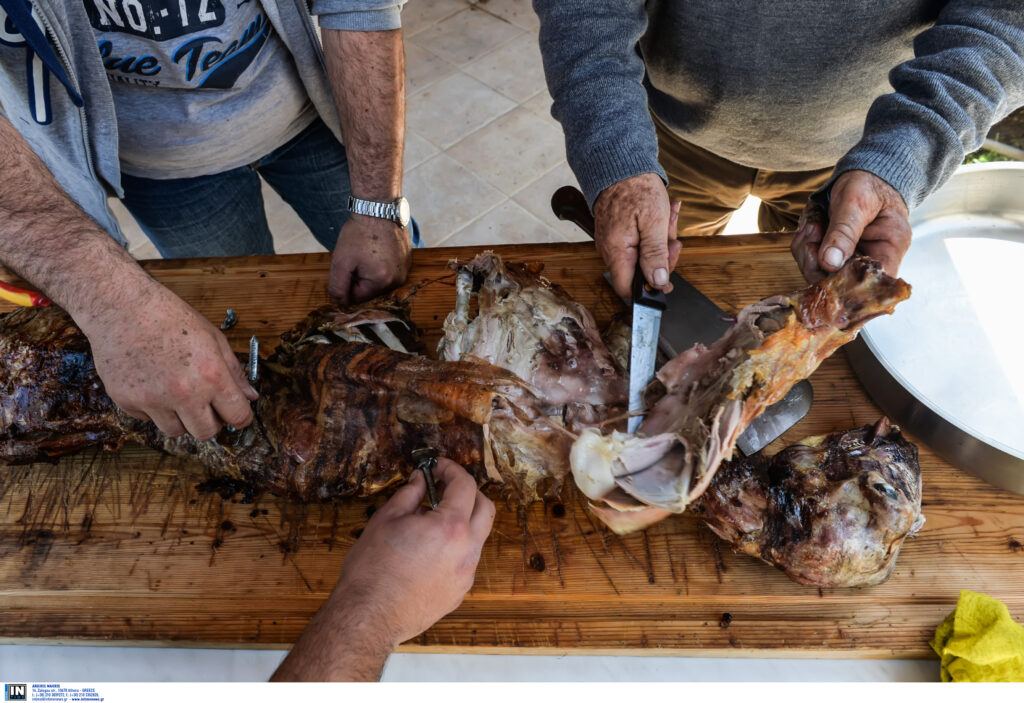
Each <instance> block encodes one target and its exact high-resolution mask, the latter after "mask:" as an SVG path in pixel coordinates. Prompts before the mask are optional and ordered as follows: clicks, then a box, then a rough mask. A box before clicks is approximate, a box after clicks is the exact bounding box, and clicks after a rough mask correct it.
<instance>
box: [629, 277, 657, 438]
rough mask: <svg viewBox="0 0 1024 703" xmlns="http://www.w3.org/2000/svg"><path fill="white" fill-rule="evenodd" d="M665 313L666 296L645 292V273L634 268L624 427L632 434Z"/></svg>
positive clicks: (642, 407)
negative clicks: (626, 416)
mask: <svg viewBox="0 0 1024 703" xmlns="http://www.w3.org/2000/svg"><path fill="white" fill-rule="evenodd" d="M664 309H665V294H664V293H663V292H662V291H660V290H656V289H651V288H648V287H647V285H646V284H645V282H644V273H643V271H641V270H640V267H639V265H638V266H637V269H636V273H635V274H633V325H632V332H631V338H630V348H629V413H630V415H629V420H628V421H627V423H626V427H627V429H628V430H629V433H630V434H634V433H635V432H636V431H637V428H639V427H640V423H641V422H642V421H643V415H641V414H640V413H641V412H642V411H643V409H644V389H645V388H646V387H647V384H648V383H650V382H651V379H652V378H654V363H655V360H656V359H657V356H658V338H659V333H660V331H661V313H662V311H663V310H664Z"/></svg>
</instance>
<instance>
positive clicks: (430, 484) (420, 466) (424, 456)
mask: <svg viewBox="0 0 1024 703" xmlns="http://www.w3.org/2000/svg"><path fill="white" fill-rule="evenodd" d="M412 460H413V462H414V463H415V464H416V469H417V470H419V471H422V472H423V478H424V479H425V480H426V482H427V502H428V503H430V508H431V510H437V506H438V503H439V501H438V499H437V483H436V482H435V480H434V469H435V468H436V467H437V450H436V449H432V448H430V447H424V448H422V449H416V450H414V451H413V453H412Z"/></svg>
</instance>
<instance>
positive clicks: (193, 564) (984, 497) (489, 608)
mask: <svg viewBox="0 0 1024 703" xmlns="http://www.w3.org/2000/svg"><path fill="white" fill-rule="evenodd" d="M498 251H499V252H500V253H501V254H502V255H503V256H504V257H506V258H507V259H510V260H519V261H543V262H545V263H546V265H547V268H546V275H547V276H548V277H549V278H551V279H552V280H554V281H556V282H558V283H560V284H562V285H564V286H565V287H566V288H567V289H568V290H569V291H570V292H571V293H572V294H573V295H574V296H576V297H577V298H578V299H579V300H580V301H581V302H583V303H584V304H586V305H587V306H588V307H590V308H591V309H592V310H593V311H594V312H595V314H596V316H597V317H598V319H599V321H604V320H607V319H608V318H609V317H610V316H611V315H612V314H613V313H614V312H616V311H617V310H619V309H620V304H619V303H618V302H617V301H616V300H615V299H614V297H613V296H612V295H611V293H610V290H609V289H608V288H607V287H606V285H605V283H604V282H603V281H602V280H601V272H602V270H603V266H602V264H601V262H600V260H599V258H598V257H597V255H596V254H595V253H594V250H593V247H592V245H590V244H580V245H529V246H518V247H505V248H498ZM474 253H475V250H474V249H470V248H458V249H425V250H417V251H416V252H415V267H414V269H413V272H412V276H411V278H412V280H414V281H417V280H428V279H435V278H438V277H440V276H444V275H445V273H446V262H447V261H448V260H449V259H451V258H453V257H467V256H471V255H472V254H474ZM146 266H147V268H148V269H149V270H150V271H151V272H152V274H153V275H154V276H156V277H157V278H158V279H160V280H161V281H162V282H163V283H165V284H166V285H167V286H168V287H170V288H171V289H172V290H174V291H175V292H177V293H178V294H180V295H181V296H182V297H183V298H184V299H185V300H187V301H189V302H190V303H192V304H193V305H195V306H196V308H198V309H199V310H200V311H201V312H202V313H203V314H205V315H207V316H208V317H209V318H210V319H211V320H214V321H217V322H219V321H220V320H221V319H223V317H224V312H225V310H226V308H229V307H231V308H234V309H235V311H236V312H237V314H238V320H239V321H238V325H237V327H235V328H234V329H233V330H231V331H230V332H229V338H230V340H231V342H232V344H233V345H234V346H235V347H236V349H238V350H240V351H241V350H243V349H245V347H246V345H245V342H246V340H248V338H249V336H250V335H252V334H256V335H258V336H259V338H260V339H261V341H262V343H263V348H264V350H265V351H269V350H270V349H271V348H272V347H273V346H274V344H275V338H276V336H277V335H278V334H280V333H281V332H282V331H284V330H285V329H287V328H288V327H290V326H291V325H293V324H294V323H295V322H296V321H297V320H299V319H300V318H301V317H302V316H303V315H304V314H305V313H306V312H307V311H309V310H310V309H312V308H314V307H316V306H317V305H320V304H322V303H324V302H325V301H326V299H327V298H326V294H325V286H326V281H327V273H328V256H327V255H326V254H313V255H291V256H280V257H256V258H246V259H195V260H188V261H154V262H148V263H147V264H146ZM679 271H680V273H681V274H682V275H683V276H685V277H686V278H687V279H688V280H690V281H691V282H692V283H693V284H694V285H696V286H697V287H698V288H699V289H700V290H702V291H703V292H704V293H705V294H706V295H708V296H709V297H711V298H712V299H713V300H715V302H717V303H718V304H719V305H721V306H722V307H723V308H725V309H726V310H729V311H735V310H738V309H739V308H740V307H742V306H744V305H746V304H749V303H751V302H753V301H755V300H757V299H759V298H762V297H765V296H767V295H771V294H775V293H782V292H786V291H789V290H795V289H798V288H800V287H802V286H803V282H802V279H801V278H800V275H799V273H798V271H797V269H796V266H795V264H794V263H793V261H792V258H791V257H790V255H789V253H788V248H787V242H786V241H784V240H781V239H777V238H775V237H772V236H758V235H751V236H744V237H733V238H730V237H723V238H717V239H715V240H698V241H695V242H687V243H686V245H685V246H684V249H683V255H682V258H681V260H680V265H679ZM0 279H3V280H8V281H14V282H16V281H17V279H16V278H15V277H14V276H12V275H10V274H4V273H3V272H2V271H0ZM911 283H913V281H911ZM453 301H454V288H453V287H452V285H451V281H450V280H442V281H439V282H437V283H434V284H432V285H429V286H427V287H425V288H424V289H423V291H422V292H421V293H420V294H419V295H418V297H417V299H416V303H415V305H414V308H413V317H414V320H415V321H416V323H417V324H418V325H420V327H421V328H422V329H423V330H424V333H425V335H426V336H427V337H428V338H429V339H432V340H436V338H437V337H438V334H439V329H440V325H441V324H442V322H443V321H444V317H445V315H446V314H447V312H448V311H449V310H450V309H451V308H452V306H453ZM6 309H9V308H5V307H2V306H0V310H6ZM811 380H812V383H813V385H814V394H815V400H814V407H813V408H812V410H811V412H810V414H809V415H808V416H807V417H806V418H805V419H804V420H803V421H801V422H800V423H799V424H798V425H797V426H795V427H794V428H792V429H791V430H790V431H789V432H787V433H786V435H785V436H784V437H783V438H782V439H781V440H779V441H777V442H776V443H775V444H774V445H773V446H772V447H771V450H775V449H778V448H780V447H781V446H783V445H784V444H786V443H790V442H793V441H795V440H797V439H800V438H802V437H804V436H807V435H811V434H817V433H823V432H829V431H833V430H839V429H846V428H850V427H855V426H859V425H862V424H865V423H868V422H873V421H874V420H876V419H877V418H878V416H879V411H878V409H877V408H876V407H875V406H874V405H873V404H872V403H871V402H870V400H869V399H868V398H867V396H866V395H865V394H864V391H863V390H862V388H861V386H860V385H859V383H858V382H857V381H856V380H855V379H854V377H853V376H852V374H851V371H850V368H849V366H848V364H847V362H846V359H845V357H844V356H843V353H842V352H840V353H838V354H836V355H835V356H834V357H832V358H831V359H829V360H828V361H826V362H825V363H824V364H823V365H822V366H821V368H820V369H819V370H818V371H817V372H816V373H815V374H814V376H813V377H812V379H811ZM921 469H922V473H923V479H924V513H925V515H926V516H927V522H926V523H925V526H924V529H923V530H922V531H921V533H920V535H919V536H918V537H917V538H916V539H913V540H908V542H907V543H906V544H905V546H904V547H903V551H902V553H901V555H900V557H899V561H898V563H897V566H896V570H895V573H894V574H893V576H892V578H891V579H890V580H889V581H888V582H887V583H885V584H883V585H881V586H877V587H874V588H863V589H834V590H819V589H816V588H808V587H806V586H799V585H797V584H795V583H793V582H791V581H790V580H789V579H787V578H786V577H785V576H784V575H783V574H782V573H780V572H778V571H776V570H775V569H773V568H772V567H770V566H767V565H766V564H763V563H761V562H758V561H756V560H753V559H751V558H749V557H746V556H742V555H736V554H733V553H732V552H731V550H730V548H729V546H728V545H726V544H724V543H723V542H721V541H719V540H718V538H716V537H715V536H714V535H713V534H711V533H710V532H709V531H708V530H706V529H704V528H702V527H700V526H699V525H698V523H697V522H696V521H695V520H693V519H691V518H689V517H687V516H681V517H673V518H670V519H668V520H665V521H663V522H661V523H659V524H657V525H655V526H654V527H652V528H651V529H649V530H647V531H646V532H644V533H641V534H635V535H631V536H628V537H624V538H623V537H617V536H615V535H613V534H611V533H610V532H608V531H607V530H605V529H604V528H603V527H602V526H601V525H600V524H599V523H598V522H597V521H596V519H595V518H594V517H593V516H591V515H590V514H589V513H588V512H587V510H586V509H585V507H584V502H583V501H582V500H581V499H580V497H579V495H578V494H577V493H576V492H575V490H574V489H571V490H568V491H566V493H565V497H564V498H563V499H562V500H561V501H559V502H554V501H552V502H548V503H536V504H533V505H530V506H527V507H525V508H518V507H516V506H509V505H505V504H499V509H498V516H497V519H496V522H495V527H494V531H493V533H492V536H491V538H490V539H489V540H488V542H487V544H486V546H485V548H484V552H483V556H482V558H481V561H480V567H479V570H478V573H477V579H476V584H475V586H474V588H473V590H472V592H471V593H470V594H469V595H468V596H467V598H466V600H465V603H464V604H463V605H462V607H460V608H459V609H458V610H457V611H456V612H455V613H453V614H452V615H450V616H449V617H447V618H445V619H444V620H442V621H441V622H440V623H438V624H437V625H435V626H434V627H433V628H431V629H430V630H429V631H428V632H426V633H424V634H423V635H422V636H421V637H419V638H417V639H416V640H415V641H413V642H409V643H406V644H405V645H404V646H403V649H405V650H409V651H446V652H475V653H486V652H506V653H528V652H544V653H558V652H573V653H609V652H619V653H629V654H644V653H649V654H666V653H677V654H691V655H701V656H710V655H731V656H736V655H750V656H802V655H806V656H814V657H908V656H910V657H918V656H931V652H930V649H929V648H928V641H929V639H930V638H931V636H932V634H933V633H934V630H935V627H936V626H937V625H938V624H939V623H940V622H941V621H942V619H943V618H944V617H945V616H946V615H947V614H948V613H949V612H950V611H951V610H952V609H953V607H954V605H955V603H956V599H957V596H958V592H959V590H960V589H962V588H967V589H973V590H977V591H982V592H985V593H988V594H990V595H993V596H995V597H997V598H1000V599H1002V600H1003V601H1004V602H1006V604H1007V605H1008V606H1009V608H1010V611H1011V613H1012V614H1013V615H1014V617H1015V618H1016V619H1017V620H1024V497H1021V496H1017V495H1014V494H1011V493H1009V492H1006V491H1003V490H1000V489H997V488H994V487H992V486H989V485H988V484H985V483H983V482H982V481H980V480H978V479H976V478H974V477H973V476H971V475H969V474H967V473H965V472H962V471H960V470H957V469H955V468H953V467H951V466H950V465H948V464H947V463H945V462H944V461H942V460H941V459H939V458H937V457H936V456H935V455H933V454H931V453H930V452H928V451H927V450H925V449H924V448H922V452H921ZM202 477H203V476H202V470H201V469H197V468H196V467H194V466H190V465H188V464H187V463H184V462H182V461H180V460H176V459H171V458H168V457H165V456H162V455H161V454H159V453H156V452H154V451H150V450H146V449H142V448H138V447H127V448H125V449H124V450H123V451H121V452H120V453H118V454H116V455H115V454H103V453H96V452H89V453H86V454H82V455H79V456H75V457H69V458H66V459H64V460H61V461H60V462H58V463H56V464H52V465H51V464H40V465H33V466H23V467H2V466H0V641H9V642H10V641H16V642H23V643H25V642H46V643H54V642H64V643H88V644H96V643H98V642H108V643H136V644H140V643H141V644H152V645H167V644H173V645H175V646H192V645H196V646H198V645H202V646H230V647H261V648H283V647H288V646H289V645H290V644H291V643H293V642H294V641H295V639H296V638H297V637H298V635H299V633H300V632H301V631H302V628H303V627H304V625H305V624H306V622H307V621H308V619H309V618H310V616H311V615H312V614H313V613H314V612H315V611H316V609H317V608H318V607H319V606H320V604H321V603H322V602H323V601H324V599H325V598H326V596H327V594H328V593H329V592H330V589H331V587H332V586H333V584H334V582H335V580H336V578H337V574H338V569H339V565H340V564H341V560H342V558H343V557H344V555H345V551H346V549H347V548H348V547H349V546H351V544H352V543H353V541H354V540H355V539H356V538H357V537H358V535H359V533H360V530H361V528H362V527H363V526H364V525H365V523H366V520H367V516H368V515H369V514H371V513H372V510H373V508H374V506H376V505H380V504H381V503H382V502H383V498H380V499H378V500H371V501H362V502H359V501H354V502H349V503H346V504H344V505H336V506H335V505H306V506H304V505H297V504H291V503H288V502H286V501H283V500H280V499H277V498H274V497H272V496H264V497H260V498H256V499H255V500H254V501H252V502H248V501H247V499H246V498H245V496H242V495H240V494H238V495H235V496H227V497H222V496H220V495H217V494H210V493H201V492H200V491H199V490H197V485H198V484H199V482H200V481H201V480H202ZM422 597H423V598H430V594H429V593H423V594H422Z"/></svg>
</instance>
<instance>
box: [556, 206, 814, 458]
mask: <svg viewBox="0 0 1024 703" xmlns="http://www.w3.org/2000/svg"><path fill="white" fill-rule="evenodd" d="M551 209H552V210H553V211H554V213H555V215H556V216H557V217H558V219H560V220H568V221H570V222H573V223H575V224H576V225H577V226H578V227H579V228H580V229H582V230H583V231H584V232H586V233H587V234H589V235H590V237H591V238H593V237H594V232H595V222H594V216H593V214H591V212H590V207H589V206H588V205H587V200H586V198H585V197H583V193H581V192H580V191H579V190H578V189H577V188H574V187H573V186H563V187H562V188H559V189H558V190H556V191H555V193H554V195H553V196H552V198H551ZM605 278H608V274H607V273H606V274H605ZM669 282H670V284H671V292H670V293H668V294H667V295H666V294H664V293H661V292H660V291H657V290H654V289H652V288H650V287H648V286H646V285H644V275H643V273H642V272H641V271H640V268H639V266H638V267H637V270H636V272H635V273H634V276H633V289H632V294H633V295H632V298H633V299H632V303H633V328H632V340H631V342H632V347H631V350H630V373H629V410H630V413H631V414H632V413H639V412H641V411H642V410H643V405H642V402H641V401H642V397H643V390H644V388H646V386H647V384H648V383H650V381H651V378H652V377H653V375H654V363H655V353H656V351H657V349H659V348H660V349H661V351H663V352H664V353H665V354H666V355H667V356H668V357H669V358H672V357H675V356H678V355H679V354H681V353H683V352H684V351H686V350H687V349H689V348H691V347H692V346H693V345H694V344H697V343H700V344H704V345H709V344H711V343H713V342H714V341H715V340H716V339H718V338H719V337H720V336H721V335H722V334H724V333H725V331H726V330H727V329H728V328H729V326H730V322H729V321H728V316H727V315H726V313H725V312H724V311H723V310H721V309H720V308H719V307H718V306H717V305H715V303H714V302H713V301H711V300H710V299H708V298H707V297H706V296H705V295H704V294H703V293H701V292H700V291H699V290H697V289H696V288H694V287H693V286H692V285H691V284H690V283H689V282H688V281H686V280H685V279H684V278H682V277H681V276H680V275H679V274H677V273H675V272H670V274H669ZM638 284H639V287H638ZM668 299H671V300H672V306H671V311H670V313H669V314H668V315H667V317H666V318H665V320H666V323H665V325H662V324H661V323H662V319H661V318H662V313H663V312H664V311H665V310H668V305H667V300H668ZM623 302H627V301H623ZM638 323H639V324H638ZM651 330H653V332H652V331H651ZM651 340H653V342H652V341H651ZM652 345H653V346H652ZM813 397H814V393H813V391H812V389H811V384H810V382H809V381H807V380H803V381H801V382H800V383H797V384H796V385H795V386H793V388H791V389H790V391H789V393H787V394H786V396H785V397H784V398H783V399H782V400H780V401H779V402H777V403H776V404H775V405H772V406H771V407H769V408H768V409H767V410H766V411H765V412H764V413H762V414H761V415H760V416H759V417H757V418H755V419H754V420H753V421H752V422H751V423H750V425H749V426H748V427H747V429H746V430H745V431H744V432H743V434H742V435H740V438H739V439H738V440H737V442H736V446H737V448H738V449H739V450H740V451H741V452H743V454H745V455H747V456H750V455H751V454H753V453H755V452H757V451H759V450H761V449H762V448H764V447H766V446H767V445H768V444H769V443H770V442H772V441H773V440H774V439H775V438H777V437H779V436H780V435H781V434H782V433H783V432H785V431H786V430H787V429H789V428H790V427H792V426H793V425H794V424H796V423H797V421H799V420H800V418H802V417H803V416H804V415H806V414H807V411H808V410H809V409H810V407H811V401H812V399H813ZM641 422H642V417H640V416H639V415H636V416H631V417H630V418H629V431H630V432H631V433H633V432H635V431H636V429H637V428H638V427H639V425H640V423H641Z"/></svg>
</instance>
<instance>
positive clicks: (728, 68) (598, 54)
mask: <svg viewBox="0 0 1024 703" xmlns="http://www.w3.org/2000/svg"><path fill="white" fill-rule="evenodd" d="M533 5H534V9H535V10H536V12H537V14H538V15H539V17H540V20H541V32H540V43H541V52H542V54H543V56H544V70H545V73H546V76H547V82H548V87H549V89H550V91H551V94H552V96H553V97H554V105H553V106H552V114H553V115H554V116H555V118H556V119H557V120H558V121H559V122H561V123H562V127H563V128H564V130H565V140H566V147H567V150H568V156H569V164H570V166H571V167H572V169H573V171H574V172H575V173H576V176H577V178H578V179H579V181H580V185H581V187H582V188H583V191H584V193H585V194H586V195H587V198H588V200H589V201H590V202H591V203H593V201H594V199H596V197H597V195H598V194H599V193H600V192H601V191H602V190H603V189H605V188H607V187H608V186H610V185H612V184H613V183H616V182H618V181H620V180H623V179H624V178H628V177H630V176H633V175H636V174H639V173H650V172H653V173H659V174H661V175H662V177H664V172H663V171H662V169H661V167H660V166H659V165H658V161H657V155H658V147H657V141H656V139H655V134H654V127H653V124H652V122H651V119H650V117H649V115H648V110H650V111H653V112H654V114H655V115H657V116H658V118H659V119H660V120H661V121H663V122H664V123H665V124H666V125H667V126H668V127H669V128H670V129H672V130H673V131H675V132H676V133H677V134H678V135H679V136H680V137H682V138H683V139H685V140H686V141H688V142H691V143H693V144H696V145H697V146H700V147H702V148H704V149H707V150H709V151H711V152H713V153H715V154H718V155H719V156H722V157H724V158H726V159H729V160H730V161H734V162H736V163H740V164H744V165H746V166H751V167H754V168H762V169H768V170H773V171H804V170H811V169H819V168H825V167H828V166H831V165H833V164H835V165H836V173H835V175H839V174H840V173H842V172H844V171H849V170H852V169H863V170H866V171H870V172H872V173H874V174H876V175H878V176H879V177H881V178H882V179H884V180H885V181H886V182H888V183H889V184H891V185H892V186H893V187H894V188H896V189H897V190H898V191H899V192H900V193H901V194H902V195H903V198H904V200H906V202H907V204H908V206H910V207H914V206H916V205H917V204H918V203H920V202H921V200H923V199H924V198H925V197H926V196H927V195H928V194H929V193H931V192H932V191H933V190H935V189H936V188H937V187H938V186H939V185H941V184H942V183H943V182H944V181H945V180H946V179H947V178H949V176H951V175H952V174H953V171H954V170H955V169H956V167H957V166H958V165H959V164H960V163H961V161H962V160H963V157H964V153H965V151H973V150H974V149H977V148H978V147H979V146H981V143H982V141H983V140H984V138H985V135H986V133H987V132H988V129H989V127H990V126H991V125H992V124H993V123H994V122H997V121H998V120H999V119H1001V118H1002V117H1004V116H1005V115H1006V114H1008V113H1009V112H1010V111H1012V110H1013V109H1015V108H1017V107H1019V106H1021V105H1022V104H1024V0H949V1H948V2H942V1H941V0H885V1H884V2H882V1H880V0H848V1H844V2H836V0H775V1H773V2H765V1H764V0H648V1H647V2H644V0H533Z"/></svg>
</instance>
